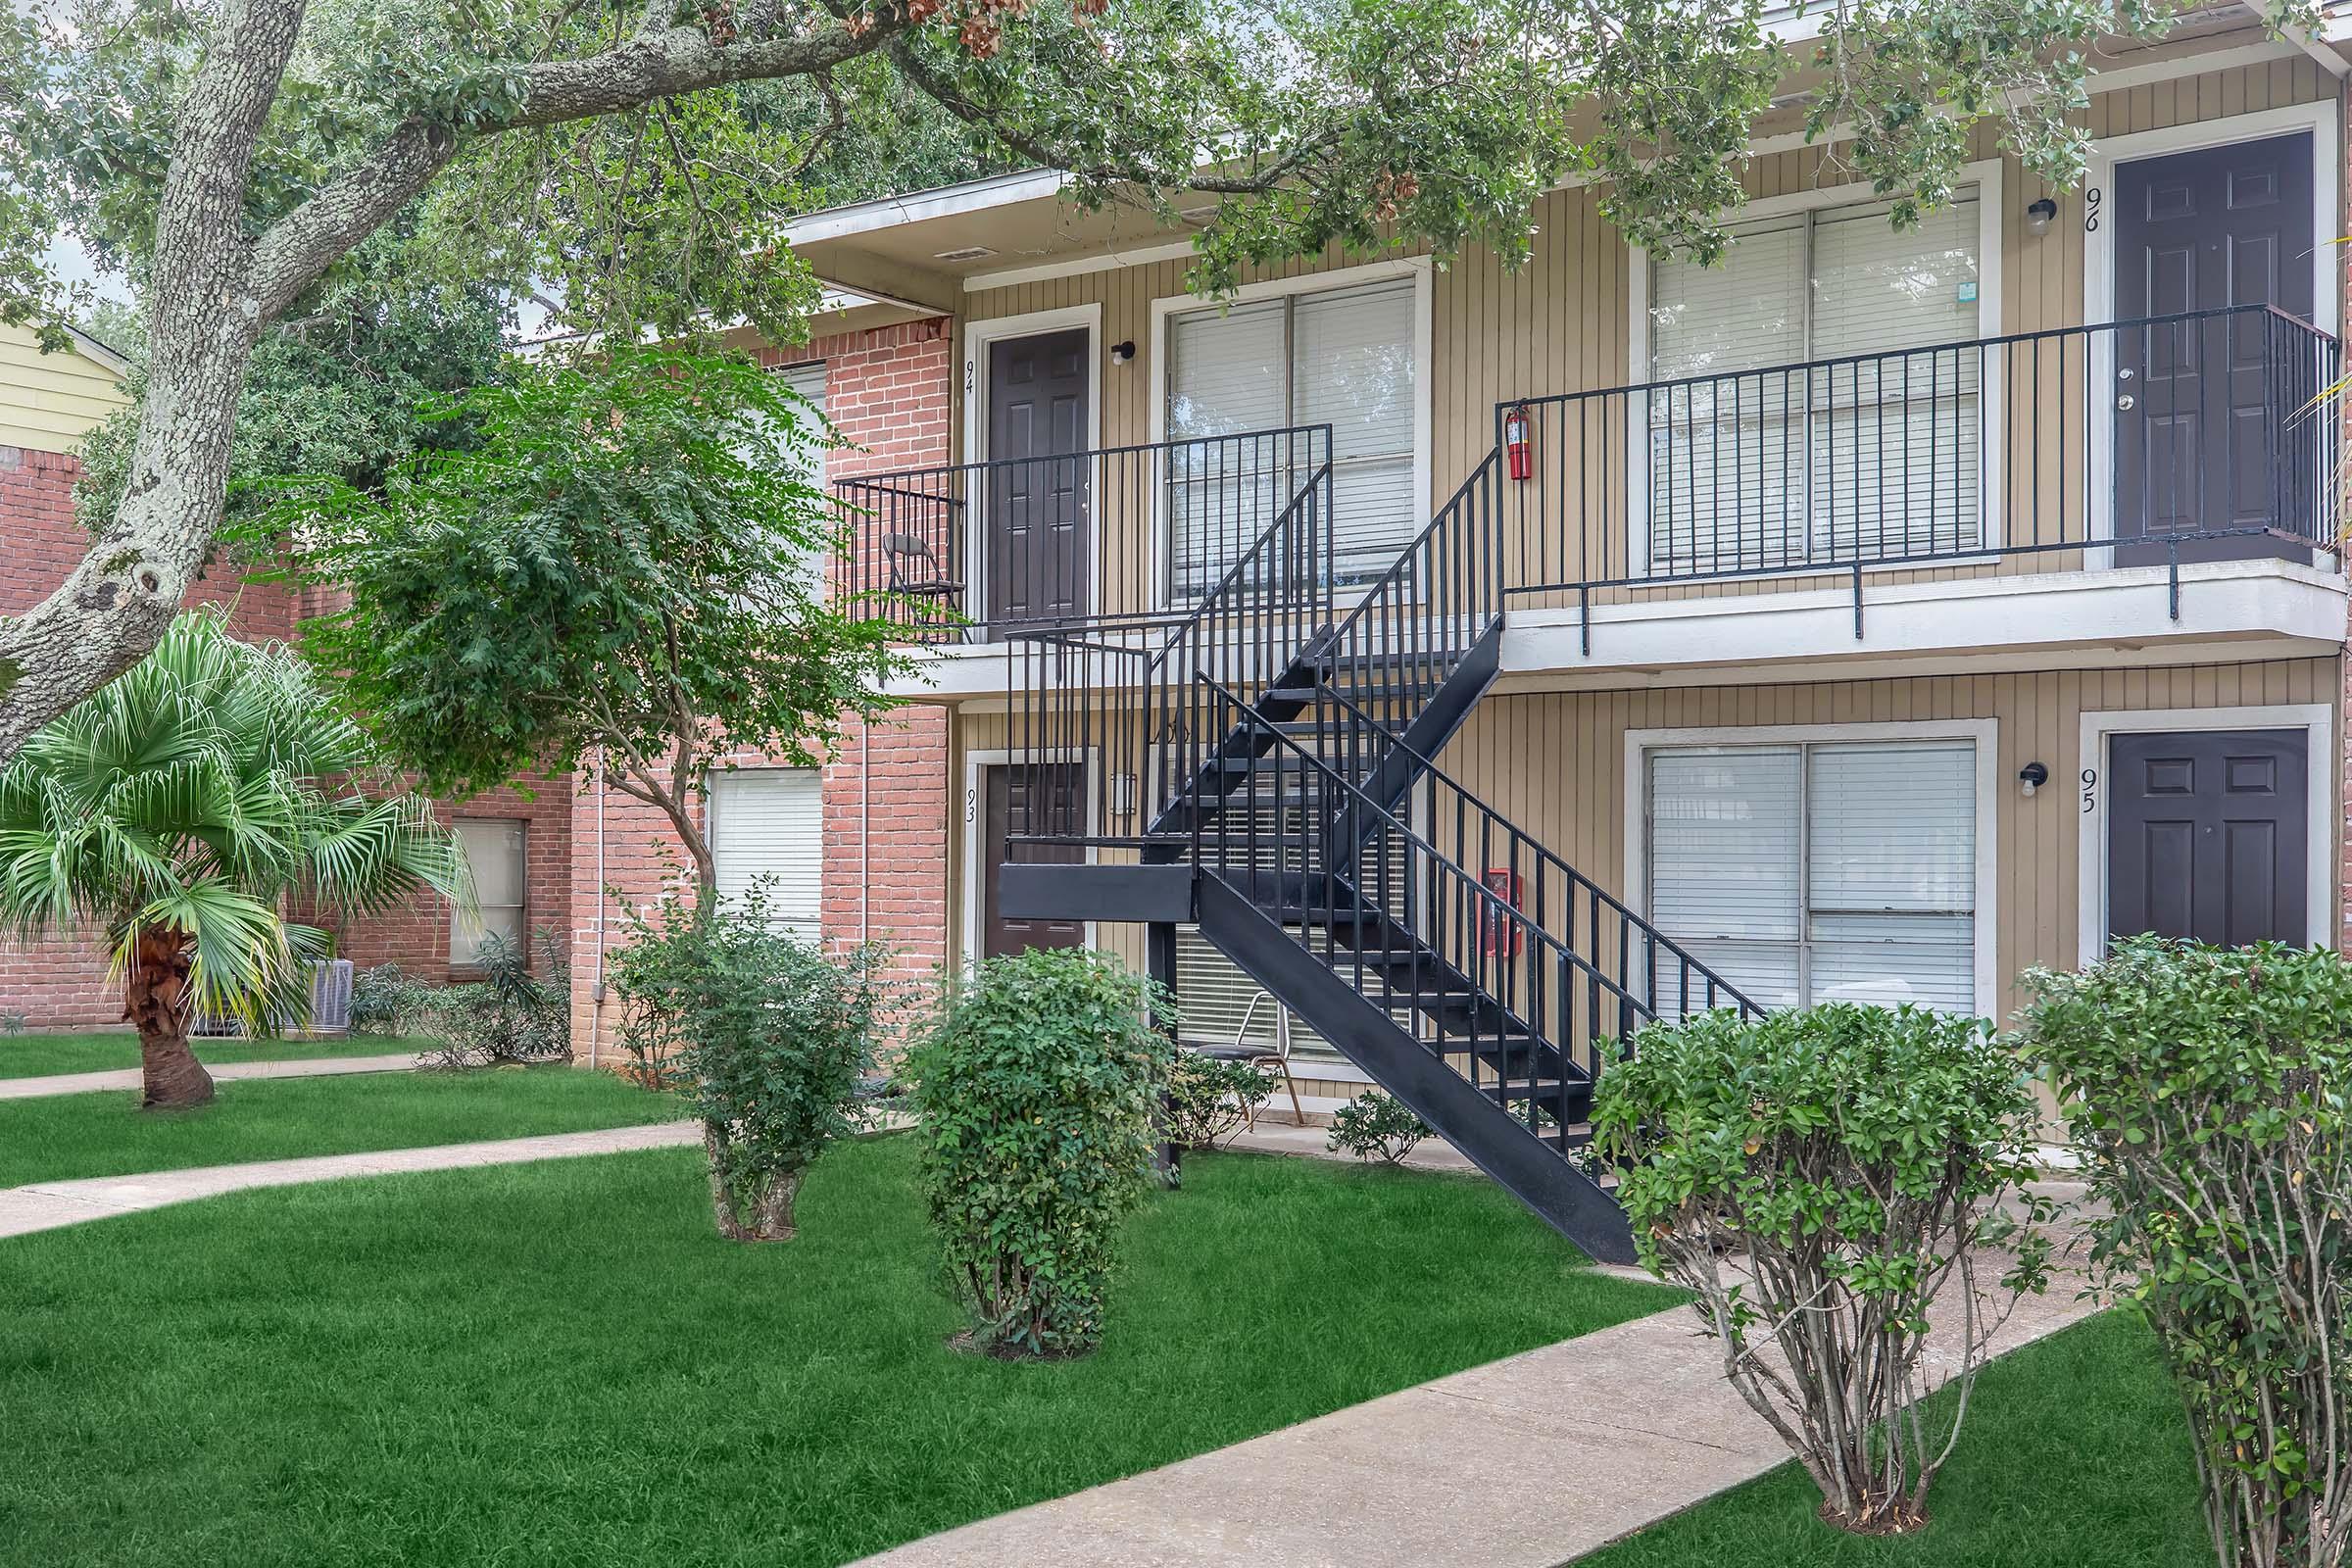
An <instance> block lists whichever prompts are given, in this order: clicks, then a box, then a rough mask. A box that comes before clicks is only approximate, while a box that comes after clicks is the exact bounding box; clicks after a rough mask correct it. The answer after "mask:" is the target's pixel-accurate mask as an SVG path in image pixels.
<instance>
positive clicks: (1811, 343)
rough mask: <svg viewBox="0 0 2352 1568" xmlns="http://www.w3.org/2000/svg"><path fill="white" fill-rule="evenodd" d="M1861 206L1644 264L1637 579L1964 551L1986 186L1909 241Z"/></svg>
mask: <svg viewBox="0 0 2352 1568" xmlns="http://www.w3.org/2000/svg"><path fill="white" fill-rule="evenodd" d="M1888 211H1889V204H1888V203H1886V202H1862V203H1855V204H1851V205H1847V206H1842V207H1832V208H1824V209H1820V210H1817V211H1814V212H1810V213H1802V214H1797V215H1794V216H1790V217H1785V218H1777V219H1767V220H1762V221H1757V222H1753V223H1748V224H1744V225H1741V226H1740V227H1738V228H1737V229H1735V230H1734V234H1733V241H1732V245H1731V247H1730V249H1729V250H1728V251H1727V252H1726V254H1725V257H1724V260H1723V261H1722V262H1721V263H1720V264H1719V265H1718V266H1715V267H1700V266H1697V265H1695V264H1694V263H1692V262H1690V261H1688V260H1685V259H1679V258H1674V257H1667V256H1661V257H1658V258H1656V259H1655V260H1653V262H1652V264H1651V268H1650V365H1649V373H1650V378H1651V379H1652V380H1653V381H1654V382H1658V383H1662V384H1660V385H1657V386H1655V387H1653V388H1652V389H1651V390H1649V391H1647V392H1643V393H1641V394H1637V396H1638V397H1639V398H1640V399H1641V401H1642V407H1640V408H1637V409H1636V410H1635V411H1634V414H1635V418H1636V420H1637V427H1640V425H1641V424H1642V423H1643V422H1645V423H1646V427H1647V433H1648V442H1649V495H1648V507H1649V569H1650V571H1651V572H1652V573H1655V574H1661V575H1689V574H1700V573H1707V572H1716V571H1732V570H1743V569H1765V568H1773V567H1780V566H1796V565H1803V564H1808V563H1813V562H1850V561H1854V560H1873V559H1886V558H1890V557H1902V556H1909V555H1922V554H1928V553H1931V552H1949V551H1953V550H1960V549H1968V548H1972V547H1974V546H1975V545H1976V544H1977V543H1978V542H1979V540H1980V538H1981V530H1982V515H1983V507H1982V497H1981V490H1982V473H1981V463H1980V454H1981V453H1982V451H1983V449H1984V432H1983V429H1982V424H1983V419H1984V407H1983V404H1984V398H1983V387H1982V385H1981V384H1980V383H1981V380H1982V374H1983V366H1982V364H1981V361H1980V357H1979V353H1978V351H1977V350H1976V349H1975V348H1974V347H1973V346H1968V345H1967V344H1966V340H1969V339H1973V338H1974V337H1975V336H1976V335H1977V325H1978V314H1977V291H1978V287H1979V264H1980V258H1979V256H1978V254H1977V252H1978V193H1977V192H1976V191H1975V189H1973V188H1969V189H1964V190H1963V191H1961V192H1960V194H1959V195H1958V196H1957V197H1956V198H1955V199H1954V201H1953V202H1952V203H1951V204H1950V205H1949V206H1947V207H1945V208H1943V209H1941V210H1940V211H1937V212H1935V213H1930V214H1928V215H1927V216H1926V217H1925V218H1923V219H1922V220H1921V221H1920V223H1919V225H1918V226H1917V227H1916V228H1913V229H1910V230H1905V231H1897V230H1896V229H1895V228H1894V227H1893V226H1892V224H1891V222H1890V221H1889V220H1888V217H1887V214H1888Z"/></svg>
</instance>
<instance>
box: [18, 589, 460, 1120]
mask: <svg viewBox="0 0 2352 1568" xmlns="http://www.w3.org/2000/svg"><path fill="white" fill-rule="evenodd" d="M370 760H371V757H370V753H369V751H368V746H367V744H366V742H365V740H364V738H363V737H362V735H361V734H360V731H359V730H358V728H357V727H356V726H354V725H353V724H351V723H350V722H349V721H348V720H345V719H342V718H339V717H337V716H336V715H335V714H334V713H333V711H331V710H330V709H329V708H328V707H327V705H326V703H325V701H324V699H323V698H322V697H321V696H320V694H319V690H318V689H317V687H315V686H314V685H313V684H312V681H311V678H310V675H309V673H308V672H307V671H306V670H305V669H304V668H303V666H302V663H301V661H300V660H298V659H297V658H295V656H294V655H293V653H292V652H291V651H290V650H288V649H285V648H282V647H278V646H274V645H272V646H269V647H257V646H254V645H252V644H249V643H242V642H239V641H237V640H236V639H235V638H234V637H231V636H230V635H229V633H228V626H227V621H226V620H225V618H224V617H223V616H221V614H220V613H218V612H214V611H193V612H190V613H187V614H184V615H181V616H180V617H179V618H178V619H177V620H175V621H174V622H173V623H172V628H171V630H170V631H169V632H167V633H166V634H165V637H164V640H163V642H162V643H161V644H160V645H159V646H158V647H157V649H156V651H155V652H154V653H153V654H151V655H149V656H148V657H147V658H146V659H145V660H143V661H141V662H139V663H138V664H137V665H135V666H133V667H132V668H131V670H130V671H129V672H128V673H126V674H124V675H123V676H122V677H121V678H120V679H118V680H116V681H114V682H113V683H112V684H110V685H108V686H107V687H105V688H104V689H103V690H101V691H100V692H98V693H97V694H96V695H95V696H93V697H91V698H90V699H89V700H88V701H86V702H84V703H82V704H81V705H80V706H78V707H76V708H74V709H73V711H70V712H69V713H67V714H66V715H65V716H64V717H63V718H60V719H59V720H57V721H56V722H55V723H52V724H50V725H49V726H47V727H46V728H44V729H43V730H41V731H40V733H38V734H37V735H35V736H34V737H33V738H32V740H31V742H30V743H29V744H27V745H26V746H25V749H24V751H23V752H22V753H21V754H20V755H19V756H18V757H17V758H16V759H15V760H13V761H12V762H10V764H9V765H8V766H7V767H6V768H5V769H0V926H4V927H5V928H6V929H7V930H8V931H9V932H10V934H12V935H14V936H17V937H22V938H30V937H36V936H39V935H41V934H42V933H44V932H52V931H67V930H73V929H74V928H76V927H78V926H80V925H82V924H84V923H96V924H98V925H100V926H102V927H103V928H104V930H105V931H106V933H107V940H108V941H109V943H111V944H112V947H113V971H112V972H113V974H114V977H115V978H116V979H117V980H118V981H120V982H121V984H122V987H123V1015H124V1016H125V1017H127V1018H128V1019H129V1020H130V1021H131V1023H132V1025H133V1026H134V1027H135V1028H136V1029H137V1030H138V1032H139V1058H140V1065H141V1069H142V1078H143V1089H142V1095H141V1101H142V1103H144V1104H146V1105H149V1106H172V1107H177V1106H186V1105H200V1104H203V1103H205V1102H207V1101H209V1100H211V1099H212V1098H213V1081H212V1077H211V1075H209V1074H208V1073H206V1071H205V1070H204V1066H203V1064H202V1063H200V1062H198V1061H197V1059H196V1057H195V1055H194V1054H192V1053H191V1052H190V1051H189V1049H188V1029H189V1025H190V1023H191V1022H192V1021H193V1020H194V1018H195V1017H197V1016H198V1015H199V1014H201V1015H204V1016H208V1017H221V1018H235V1019H238V1020H240V1021H242V1022H243V1023H244V1024H246V1026H247V1027H248V1028H259V1027H262V1026H264V1025H267V1024H270V1023H272V1022H282V1021H284V1020H286V1019H302V1018H304V1017H306V1016H307V1015H308V1012H309V1007H310V977H309V972H308V968H307V963H306V960H308V959H311V958H314V957H320V956H325V955H326V953H327V951H328V938H327V936H326V934H325V933H324V932H322V931H319V930H315V929H313V928H311V927H308V926H302V925H295V924H292V923H290V922H289V921H287V920H286V919H285V918H284V916H283V915H281V914H280V913H279V910H280V909H281V908H282V907H284V905H285V903H286V902H287V900H288V899H289V898H299V899H307V900H309V901H311V902H312V903H314V904H317V905H320V906H323V907H328V908H334V909H345V910H351V911H354V912H366V911H368V910H373V909H380V908H385V907H391V906H392V905H394V904H396V903H398V902H399V901H400V900H401V899H403V898H405V897H406V896H407V895H408V894H409V893H411V892H412V891H414V890H415V889H417V887H419V886H424V887H431V888H434V889H436V890H438V891H440V892H442V893H446V894H452V895H456V894H459V893H460V892H461V891H462V888H463V884H464V862H463V861H462V859H461V858H459V855H458V852H457V849H456V845H455V841H454V840H452V839H451V838H450V836H449V835H448V834H447V833H446V832H445V831H444V830H443V829H441V828H440V827H438V826H437V825H435V823H434V821H433V816H432V811H431V808H430V807H429V805H428V804H427V803H426V802H424V801H422V800H420V799H418V798H417V797H415V796H410V795H397V794H395V795H386V796H382V797H377V798H369V797H368V796H367V795H364V794H362V793H360V792H359V791H358V790H357V789H355V788H353V787H352V786H351V785H350V784H349V783H347V782H341V781H342V780H345V779H346V778H347V777H348V776H350V775H353V774H357V773H361V772H364V771H365V770H366V769H367V768H368V765H369V763H370ZM330 780H331V781H337V782H331V783H330V782H329V781H330Z"/></svg>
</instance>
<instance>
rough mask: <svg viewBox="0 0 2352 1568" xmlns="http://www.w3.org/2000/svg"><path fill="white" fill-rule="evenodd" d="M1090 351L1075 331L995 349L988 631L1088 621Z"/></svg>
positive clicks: (1081, 332)
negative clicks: (1079, 618)
mask: <svg viewBox="0 0 2352 1568" xmlns="http://www.w3.org/2000/svg"><path fill="white" fill-rule="evenodd" d="M1087 343H1088V335H1087V332H1086V329H1085V328H1083V327H1078V328H1074V329H1072V330H1070V331H1067V332H1046V333H1041V334H1039V335H1038V336H1036V337H1016V338H1007V339H1005V340H1004V341H1002V342H997V343H992V344H990V345H989V349H988V454H987V460H988V465H989V466H988V467H987V468H986V469H985V470H984V478H983V480H982V483H981V485H980V495H981V504H982V506H983V507H984V509H985V513H984V515H983V516H982V517H981V528H982V535H981V537H982V538H983V539H985V540H986V541H987V543H986V547H985V550H984V552H983V558H982V561H981V576H982V578H983V580H984V581H985V582H986V584H987V605H988V619H989V620H991V621H1005V620H1052V619H1056V618H1059V617H1062V616H1069V615H1080V614H1084V613H1086V608H1087V598H1088V594H1087V580H1086V574H1087V531H1088V530H1087V523H1088V515H1087V513H1088V506H1089V497H1088V489H1089V486H1088V483H1087V479H1088V475H1087V471H1086V462H1085V460H1084V458H1083V457H1081V456H1079V455H1080V454H1082V453H1084V452H1085V451H1086V411H1087V407H1088V402H1087V399H1088V389H1089V387H1090V385H1091V377H1090V373H1089V372H1090V367H1089V366H1088V364H1087Z"/></svg>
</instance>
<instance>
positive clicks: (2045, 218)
mask: <svg viewBox="0 0 2352 1568" xmlns="http://www.w3.org/2000/svg"><path fill="white" fill-rule="evenodd" d="M2057 216H2058V204H2057V203H2056V202H2054V201H2052V200H2050V199H2049V198H2048V197H2047V196H2044V197H2043V198H2042V199H2041V200H2039V201H2037V202H2035V203H2034V205H2033V206H2031V207H2029V208H2027V209H2026V232H2027V233H2029V234H2033V235H2035V236H2039V235H2042V234H2047V233H2048V232H2049V231H2050V220H2052V219H2054V218H2056V217H2057Z"/></svg>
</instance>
